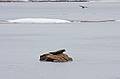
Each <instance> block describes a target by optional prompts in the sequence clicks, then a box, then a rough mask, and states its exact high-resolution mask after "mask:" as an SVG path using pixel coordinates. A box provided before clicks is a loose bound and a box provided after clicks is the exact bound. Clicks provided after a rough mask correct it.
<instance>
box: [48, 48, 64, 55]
mask: <svg viewBox="0 0 120 79" xmlns="http://www.w3.org/2000/svg"><path fill="white" fill-rule="evenodd" d="M65 51H66V50H65V49H61V50H58V51H55V52H49V53H50V54H53V55H57V54H62V53H63V52H65Z"/></svg>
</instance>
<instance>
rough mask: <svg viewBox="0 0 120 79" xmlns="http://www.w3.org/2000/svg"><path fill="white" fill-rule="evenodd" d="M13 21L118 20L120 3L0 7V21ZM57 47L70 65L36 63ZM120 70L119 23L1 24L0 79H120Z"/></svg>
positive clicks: (22, 4)
mask: <svg viewBox="0 0 120 79" xmlns="http://www.w3.org/2000/svg"><path fill="white" fill-rule="evenodd" d="M79 5H85V6H87V7H88V8H85V9H82V8H80V7H79ZM17 18H58V19H65V20H107V19H108V20H109V19H112V20H119V19H120V3H119V2H113V3H109V2H106V3H104V2H102V3H99V2H89V3H75V2H73V3H71V2H70V3H66V2H61V3H55V2H54V3H50V2H48V3H30V2H27V3H0V19H1V20H7V19H17ZM61 48H65V49H66V50H67V53H68V54H69V55H70V56H71V57H73V62H67V63H50V62H40V61H39V55H40V54H42V53H45V52H48V51H53V50H57V49H61ZM119 67H120V22H100V23H95V22H94V23H63V24H60V23H58V24H54V23H47V24H44V23H43V24H9V23H7V24H4V23H3V24H0V79H120V68H119Z"/></svg>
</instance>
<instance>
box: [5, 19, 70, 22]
mask: <svg viewBox="0 0 120 79" xmlns="http://www.w3.org/2000/svg"><path fill="white" fill-rule="evenodd" d="M7 21H8V22H9V23H70V21H68V20H62V19H48V18H21V19H13V20H7Z"/></svg>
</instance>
